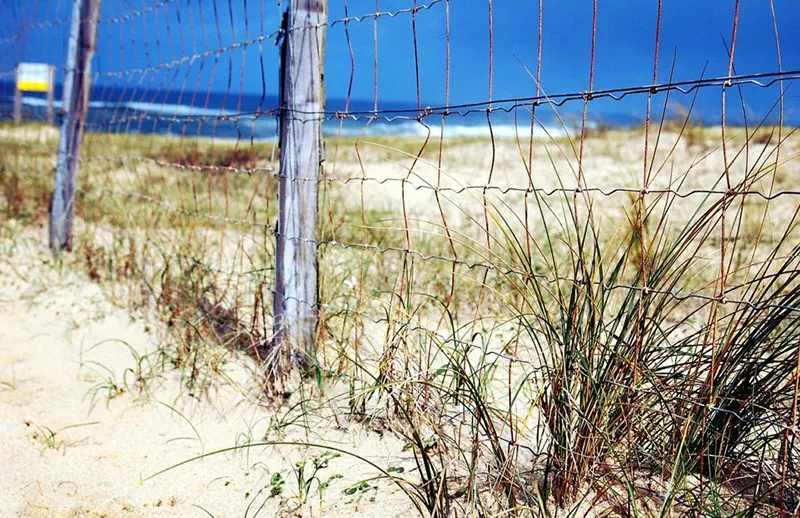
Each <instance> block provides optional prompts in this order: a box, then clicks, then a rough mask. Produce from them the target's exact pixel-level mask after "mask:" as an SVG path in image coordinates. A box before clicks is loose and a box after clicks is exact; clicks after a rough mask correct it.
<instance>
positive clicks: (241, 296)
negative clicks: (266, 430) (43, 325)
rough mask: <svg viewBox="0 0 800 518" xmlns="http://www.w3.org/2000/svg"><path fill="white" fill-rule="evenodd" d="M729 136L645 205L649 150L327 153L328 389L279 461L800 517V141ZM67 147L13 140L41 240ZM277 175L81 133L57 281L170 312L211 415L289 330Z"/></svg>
mask: <svg viewBox="0 0 800 518" xmlns="http://www.w3.org/2000/svg"><path fill="white" fill-rule="evenodd" d="M684 121H685V118H684ZM2 129H3V130H4V131H7V132H9V134H10V135H13V134H15V133H14V132H11V131H10V130H8V129H7V128H2ZM26 131H28V132H33V133H35V128H28V129H27V130H26ZM720 133H721V132H720V128H704V127H700V126H694V125H688V124H683V123H681V124H678V123H676V122H674V121H673V122H670V123H668V124H665V125H664V126H662V127H661V128H658V131H657V130H656V129H655V128H654V129H653V130H652V131H651V134H650V138H651V141H650V142H648V149H649V150H650V153H651V155H650V156H648V164H649V169H648V170H647V173H646V175H647V187H648V189H649V192H648V193H647V194H646V195H645V196H640V193H641V188H642V174H643V169H644V167H643V158H642V157H643V144H644V133H643V132H642V131H640V130H631V131H617V130H613V129H605V130H604V131H602V132H598V133H597V134H595V135H591V136H590V138H589V139H588V140H587V142H586V143H585V152H584V159H583V161H582V162H581V163H580V166H579V164H578V159H577V153H576V143H574V142H571V141H570V140H569V139H560V140H537V141H536V142H535V143H534V144H535V145H534V155H533V162H532V163H529V162H530V155H529V152H528V148H527V146H528V143H527V142H516V141H514V140H502V139H500V140H497V141H495V142H489V141H488V140H482V139H446V140H445V142H442V143H440V142H439V141H437V140H436V139H435V138H434V139H431V140H428V141H424V140H419V139H407V140H398V139H389V138H362V139H339V140H336V141H331V142H328V146H327V153H328V157H327V165H326V175H327V176H326V178H327V180H326V181H325V182H323V184H322V186H321V200H322V201H321V204H320V207H319V211H320V212H319V213H320V241H322V242H323V244H322V245H321V247H320V268H321V274H320V296H321V300H322V303H323V305H322V307H321V308H320V316H321V324H320V328H319V333H318V350H317V365H316V370H315V374H316V377H315V379H310V380H299V379H296V378H295V379H292V380H289V381H288V382H287V388H286V394H285V398H286V401H285V402H283V401H279V402H278V403H280V404H281V405H280V406H279V410H278V411H277V412H276V414H275V420H274V423H273V426H272V427H271V432H270V433H271V434H274V435H270V436H268V437H267V442H269V441H270V440H273V441H274V440H276V438H277V439H279V437H280V434H281V433H283V432H285V430H287V429H290V428H292V427H301V428H304V429H307V430H313V429H314V427H315V426H318V423H335V424H336V426H347V425H348V424H349V425H353V426H356V425H357V426H364V427H366V428H367V429H368V430H371V431H372V432H373V433H379V434H385V433H389V434H391V435H393V436H395V437H397V438H398V439H399V440H400V441H401V442H403V443H405V444H406V445H407V446H406V448H407V449H406V453H407V455H409V456H410V461H411V462H412V463H413V466H414V469H413V470H409V471H406V472H404V473H398V472H392V471H380V470H379V469H378V468H380V469H387V467H380V466H379V467H377V468H376V470H377V471H376V476H377V477H379V478H382V479H384V480H386V481H390V482H395V483H397V484H399V487H400V488H401V489H400V490H401V491H403V492H404V493H405V494H407V495H408V497H409V498H410V499H411V501H412V502H413V504H414V506H415V507H416V508H417V509H418V510H419V513H420V514H423V515H430V516H437V517H444V516H451V515H456V514H457V515H458V516H463V515H484V516H487V515H496V514H498V513H500V514H503V513H506V514H511V515H520V516H521V515H530V516H550V515H557V514H563V513H564V512H572V513H573V514H575V513H583V512H586V511H587V510H588V509H594V512H596V513H597V514H599V515H603V514H604V515H621V516H633V515H636V516H655V515H668V514H671V513H672V514H688V515H692V514H694V515H696V514H703V515H705V514H709V515H719V516H723V515H725V516H728V515H753V514H752V513H757V514H759V515H776V516H777V515H781V513H784V514H785V513H790V512H794V511H793V510H795V509H796V507H797V505H798V495H799V494H800V493H799V491H800V480H799V479H798V477H797V472H796V470H795V468H794V467H793V466H794V464H793V462H794V458H795V456H796V455H797V453H798V450H797V448H798V446H797V445H796V444H795V442H794V440H793V432H792V431H791V430H792V427H793V426H796V425H797V420H796V416H797V402H796V394H797V385H796V377H797V373H796V372H797V371H796V365H797V363H796V362H797V358H798V355H797V343H798V340H800V319H798V313H797V311H796V308H797V307H798V306H800V282H798V273H797V272H798V271H800V270H798V268H797V261H798V259H800V256H798V249H797V247H796V242H797V219H796V217H797V206H798V202H797V195H796V194H791V193H789V194H786V195H781V196H777V197H774V195H775V194H777V193H778V192H782V191H793V192H796V191H797V190H798V184H797V180H796V179H797V178H798V177H799V176H798V172H800V168H799V167H798V164H799V163H800V162H798V152H800V142H798V139H797V136H796V135H795V134H794V132H792V131H791V130H789V129H787V128H782V129H780V131H778V129H777V128H757V129H756V130H755V131H748V132H747V133H745V131H744V129H741V128H728V130H727V134H726V135H727V137H728V139H729V140H728V141H726V142H725V143H724V153H723V143H722V141H721V139H720ZM779 135H780V137H779ZM440 144H441V157H442V158H441V163H440V158H439V157H440V151H439V150H440ZM52 145H53V141H52V137H51V136H47V137H46V138H43V139H39V140H36V139H27V138H25V139H23V138H20V139H17V140H14V141H12V142H10V143H9V144H4V146H3V149H2V156H0V185H1V186H2V200H0V204H1V205H0V211H2V213H3V214H4V217H5V218H7V219H9V220H10V219H14V220H20V221H22V222H24V224H33V225H43V224H44V222H45V221H46V213H47V205H46V200H47V196H48V193H49V188H50V185H49V178H50V176H51V171H52V167H53V159H54V155H53V151H52V150H53V147H52ZM23 148H24V149H25V150H26V151H24V152H23V151H22V150H23ZM724 156H727V157H728V160H727V164H726V162H725V161H724ZM274 167H275V161H274V150H273V149H272V147H271V146H270V145H264V144H259V145H254V146H250V145H249V144H247V145H236V144H233V143H219V142H218V143H214V144H213V147H212V146H211V144H210V143H208V142H191V144H189V143H188V142H187V143H184V142H183V141H181V142H179V143H177V144H176V143H175V142H174V141H171V140H170V139H166V138H162V137H156V136H151V137H133V136H124V135H102V134H93V135H89V137H88V139H87V143H86V147H85V149H84V161H83V163H82V169H81V191H80V194H79V198H78V201H77V214H78V216H79V219H80V221H79V223H80V225H79V228H78V229H77V233H78V235H77V238H78V239H76V248H75V251H74V253H73V254H72V255H71V256H70V257H65V258H64V259H63V261H65V262H66V263H68V264H71V265H75V266H76V267H79V268H80V269H81V270H82V271H85V272H86V273H87V275H88V277H89V278H90V279H91V280H92V281H94V282H96V283H100V284H101V285H106V286H112V285H114V286H116V285H117V284H119V283H122V284H123V285H125V286H126V290H125V293H124V295H123V296H122V298H123V300H125V301H126V304H127V305H128V306H129V307H130V309H131V310H132V311H134V312H141V311H156V312H158V313H159V314H160V316H161V318H162V319H163V321H164V322H165V324H166V326H167V328H168V329H169V335H168V336H169V340H168V341H169V347H168V351H169V353H168V358H169V361H168V362H166V363H168V364H170V365H172V366H173V367H174V368H176V369H178V370H179V371H180V372H181V373H182V379H183V382H184V384H185V386H186V387H187V389H188V390H189V391H191V393H192V394H195V395H197V397H202V395H203V394H206V395H208V394H209V393H210V391H212V387H213V386H214V384H215V383H219V382H220V379H221V378H223V379H224V364H225V362H226V361H227V358H229V353H230V352H231V351H241V352H244V353H246V354H249V355H251V356H253V357H254V358H256V361H258V357H259V354H260V352H261V350H262V347H263V344H264V343H265V340H267V339H268V338H269V336H270V335H271V316H270V312H271V291H270V287H271V285H272V278H273V254H274V239H273V236H272V233H271V228H272V226H273V225H274V219H275V211H276V206H277V201H276V184H275V173H274V170H273V169H274ZM578 169H581V171H582V174H583V175H584V176H583V181H582V182H581V183H580V184H579V183H578V180H577V171H578ZM365 178H366V180H364V179H365ZM728 181H730V183H731V187H730V189H731V190H733V191H737V192H744V191H746V192H748V193H755V192H758V193H761V194H763V195H765V196H766V197H767V198H769V199H766V198H765V197H764V196H758V195H755V194H748V195H733V196H726V195H725V191H727V190H728V187H727V182H728ZM487 186H488V187H487ZM531 186H533V189H531ZM577 187H580V188H581V191H580V192H576V191H575V190H574V189H575V188H577ZM598 189H600V190H598ZM708 191H713V192H708ZM676 193H679V194H676ZM687 193H688V194H687ZM9 228H11V226H10V225H9ZM9 232H10V231H9ZM349 245H357V246H349ZM409 249H410V250H413V251H414V253H408V251H407V250H409ZM723 288H724V291H723ZM720 293H724V294H723V295H722V296H720ZM115 295H119V293H116V292H115ZM733 301H741V302H733ZM786 308H795V309H786ZM138 363H139V364H142V362H138ZM162 363H163V362H162ZM139 377H140V378H144V377H145V376H143V375H141V376H139ZM252 383H253V384H257V383H258V380H257V379H256V380H253V382H252ZM313 442H314V444H315V445H316V446H319V447H321V448H323V449H324V448H326V447H333V445H332V444H331V443H328V442H326V439H325V437H319V438H316V439H315V440H314V441H313ZM255 446H257V443H256V442H254V443H253V444H251V445H249V446H248V447H255ZM317 462H318V463H319V462H322V461H317ZM312 466H314V464H313V463H311V464H309V465H308V468H306V467H305V464H304V467H303V468H302V469H301V468H298V469H301V471H300V473H301V475H302V476H303V477H306V473H307V472H306V471H303V470H306V469H308V470H311V469H312ZM296 472H297V471H296ZM305 482H307V480H306V479H305V478H304V479H303V480H302V481H300V482H299V487H303V488H305V489H306V490H307V492H314V494H319V495H320V497H321V495H322V493H323V491H324V487H321V486H320V485H319V484H306V483H305ZM322 482H324V481H320V483H322ZM354 487H356V489H355V490H354V491H353V494H354V495H356V494H358V491H361V490H360V489H358V486H354ZM362 489H363V488H362ZM302 499H303V501H304V502H305V500H307V499H308V494H307V493H306V494H304V496H302ZM562 510H571V511H562ZM748 513H750V514H748Z"/></svg>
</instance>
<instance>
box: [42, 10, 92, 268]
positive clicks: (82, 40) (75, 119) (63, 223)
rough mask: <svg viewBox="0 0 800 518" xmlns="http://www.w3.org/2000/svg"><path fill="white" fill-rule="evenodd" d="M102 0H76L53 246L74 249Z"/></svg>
mask: <svg viewBox="0 0 800 518" xmlns="http://www.w3.org/2000/svg"><path fill="white" fill-rule="evenodd" d="M99 12H100V0H73V3H72V27H71V29H70V36H69V47H68V49H67V69H66V73H65V78H64V100H63V110H64V113H63V121H62V123H61V135H60V137H59V141H58V160H57V164H56V178H55V187H54V189H53V197H52V200H51V207H50V249H51V250H52V251H53V253H54V254H58V253H59V252H60V251H61V250H64V249H66V250H71V249H72V216H73V213H74V209H75V207H74V205H75V180H76V175H77V171H78V160H79V158H80V152H81V140H82V138H83V129H84V124H85V121H86V114H87V111H88V108H89V75H90V73H91V62H92V57H93V56H94V46H95V39H96V37H97V19H98V15H99Z"/></svg>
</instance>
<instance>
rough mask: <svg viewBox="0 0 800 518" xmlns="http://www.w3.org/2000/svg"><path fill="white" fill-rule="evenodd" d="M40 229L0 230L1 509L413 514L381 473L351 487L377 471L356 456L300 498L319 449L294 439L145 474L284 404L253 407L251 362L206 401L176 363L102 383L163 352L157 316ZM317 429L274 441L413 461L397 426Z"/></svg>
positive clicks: (259, 427) (214, 444)
mask: <svg viewBox="0 0 800 518" xmlns="http://www.w3.org/2000/svg"><path fill="white" fill-rule="evenodd" d="M44 235H45V234H44V230H43V229H39V230H37V231H30V230H24V231H21V233H19V234H15V236H14V242H13V243H12V242H10V241H9V239H8V238H3V240H2V249H3V251H4V254H3V255H5V256H6V260H4V261H2V265H0V444H2V447H0V466H2V469H0V509H2V510H3V511H2V512H1V513H0V514H2V515H3V516H20V517H79V516H80V517H84V516H87V517H101V516H102V517H117V516H120V517H154V516H209V515H211V516H215V517H225V516H251V517H252V516H278V515H287V516H322V515H324V516H376V515H378V514H380V513H381V510H382V509H385V508H386V507H385V506H387V505H388V506H390V507H391V509H392V512H391V515H392V516H406V515H414V514H415V511H414V509H413V507H412V505H411V503H410V501H409V500H408V498H407V497H406V496H405V495H404V494H402V493H400V492H399V491H398V490H397V488H396V487H394V486H392V485H391V484H389V483H387V482H385V481H383V482H377V483H376V482H374V481H369V482H368V485H369V487H368V488H366V489H363V490H358V491H356V492H355V494H354V495H349V494H345V490H346V489H347V488H348V487H350V486H352V485H353V484H358V483H359V482H361V481H363V480H366V479H370V478H371V477H374V476H375V475H376V474H377V471H376V470H375V469H373V468H371V467H369V466H367V465H366V464H365V463H363V462H362V461H359V460H356V459H353V458H348V457H347V456H342V457H339V458H335V459H333V460H331V461H330V465H329V467H328V468H326V469H324V470H321V471H320V473H319V476H320V477H321V478H322V479H323V480H327V479H328V478H329V477H330V476H332V475H342V478H340V479H339V478H337V479H335V480H333V481H332V482H331V483H330V486H329V487H328V489H327V490H326V491H325V492H324V495H323V496H324V499H323V501H322V505H320V500H319V493H318V491H317V490H316V489H312V490H311V492H310V496H309V498H308V503H306V504H304V505H300V504H299V503H298V501H297V500H296V499H295V498H293V497H294V496H296V495H297V484H296V482H294V476H293V472H292V467H293V466H294V464H295V463H296V462H299V461H301V460H303V459H309V462H308V464H307V465H308V466H310V465H311V462H310V459H311V458H312V457H314V456H315V455H319V454H320V453H322V450H308V449H302V448H297V447H292V446H281V447H270V448H266V447H258V448H255V447H253V448H247V449H242V450H240V451H238V452H228V453H226V454H219V455H214V456H211V457H208V458H205V459H203V460H201V461H196V462H191V463H189V464H186V465H184V466H181V467H178V468H176V469H174V470H172V471H169V472H167V473H165V474H163V475H160V476H157V477H155V478H153V479H150V480H147V481H145V482H142V481H143V480H144V479H146V478H147V477H148V476H151V475H153V474H155V473H157V472H158V471H160V470H162V469H165V468H167V467H169V466H171V465H174V464H177V463H180V462H182V461H185V460H187V459H191V458H193V457H196V456H197V455H200V454H202V453H209V452H213V451H215V450H218V449H222V448H231V447H234V446H241V445H243V444H246V443H247V442H248V441H250V442H256V441H259V440H261V439H262V438H263V436H264V434H265V432H266V430H267V427H268V426H269V425H270V423H271V422H274V421H275V419H277V418H278V417H279V416H280V415H282V412H283V411H284V409H285V407H284V409H277V410H276V409H270V408H268V407H265V406H264V405H260V404H254V401H253V400H252V399H253V394H243V393H242V391H241V390H239V387H240V386H245V385H247V383H245V381H246V380H247V379H248V377H249V376H250V374H249V370H250V369H252V367H253V366H252V364H248V360H244V359H238V360H232V361H231V362H230V363H229V364H227V366H226V370H225V375H226V376H227V377H228V378H229V379H230V380H231V381H229V382H222V381H220V382H219V383H217V384H216V385H215V387H214V389H213V390H212V392H211V393H210V394H208V397H204V398H203V401H202V402H198V400H197V399H195V398H191V397H189V391H188V390H187V389H186V388H185V386H184V385H182V384H181V381H180V379H179V373H178V372H177V371H167V372H165V373H164V375H163V377H162V378H161V379H160V380H158V381H157V382H153V383H152V386H151V388H150V390H149V393H141V392H138V391H136V390H130V391H129V390H125V389H123V390H124V392H121V393H116V391H113V390H112V391H111V393H110V392H109V389H108V388H107V386H105V385H104V384H106V383H107V381H108V380H109V378H113V379H116V381H117V383H118V384H120V385H121V384H122V382H123V380H124V379H126V377H125V370H126V369H128V368H133V367H135V365H136V361H135V355H137V354H138V355H142V354H146V353H147V352H152V351H154V350H156V349H157V347H158V345H159V343H160V339H159V337H160V336H161V333H160V325H161V324H160V323H159V322H158V321H157V320H154V319H149V318H139V319H137V318H135V317H132V316H131V313H130V312H129V311H128V310H127V309H126V308H123V307H118V306H116V305H114V304H112V303H111V301H110V300H109V293H111V292H113V290H112V289H110V287H109V286H100V285H98V284H95V283H92V282H90V281H89V280H88V279H86V277H84V276H81V275H78V274H75V273H72V272H71V271H69V269H67V268H59V267H58V266H57V265H56V266H54V265H52V264H50V263H51V262H52V261H51V260H50V258H49V256H48V254H47V252H46V249H45V247H44V246H42V243H43V242H44ZM6 249H8V253H7V255H6V252H5V251H6ZM123 342H124V343H123ZM125 344H127V345H125ZM128 346H129V347H128ZM133 351H135V353H134V352H133ZM220 378H221V379H222V377H220ZM127 379H129V380H131V379H132V377H131V373H130V372H128V374H127ZM234 380H236V381H241V382H242V385H239V384H238V382H234ZM109 394H111V395H113V396H114V397H111V398H109V397H108V396H109ZM311 429H312V432H311V433H310V434H308V433H306V432H305V431H304V430H303V429H302V428H289V429H287V430H285V432H284V433H283V434H281V435H276V434H272V435H271V436H270V438H271V439H273V440H275V439H279V440H283V441H310V442H315V440H316V441H317V442H318V441H319V437H320V436H324V438H325V442H326V443H327V444H328V445H332V446H335V447H338V448H340V449H342V450H345V451H352V452H357V453H358V454H359V455H362V456H364V457H365V458H368V459H369V460H371V461H372V462H374V463H375V464H377V465H378V466H381V467H383V468H384V469H386V468H388V467H392V466H395V467H397V466H401V465H405V466H407V468H406V470H409V469H410V467H411V465H410V464H409V458H408V454H407V453H403V452H402V446H403V445H402V443H401V442H400V441H399V440H398V439H396V438H394V437H393V436H392V435H391V434H385V435H380V434H378V433H374V432H369V431H368V430H367V429H366V428H365V427H364V426H362V425H350V426H349V427H348V428H347V429H335V428H333V427H328V426H327V425H324V424H322V423H314V425H313V426H312V427H311ZM51 431H52V432H54V433H51ZM275 473H280V474H281V477H282V478H283V479H284V480H286V483H285V485H284V487H283V491H282V494H280V495H277V496H274V497H272V498H266V497H267V496H268V495H269V493H270V488H271V487H272V486H270V485H269V484H270V481H271V479H272V477H273V476H274V475H275ZM376 488H377V489H376ZM282 500H283V502H282ZM372 500H374V501H372ZM262 503H263V504H264V506H263V508H261V509H260V511H259V507H260V506H261V505H262Z"/></svg>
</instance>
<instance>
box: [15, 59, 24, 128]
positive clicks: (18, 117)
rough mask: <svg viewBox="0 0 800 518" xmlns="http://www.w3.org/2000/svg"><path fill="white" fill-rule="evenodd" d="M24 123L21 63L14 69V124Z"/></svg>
mask: <svg viewBox="0 0 800 518" xmlns="http://www.w3.org/2000/svg"><path fill="white" fill-rule="evenodd" d="M21 123H22V91H21V90H20V89H19V63H17V66H16V67H14V124H21Z"/></svg>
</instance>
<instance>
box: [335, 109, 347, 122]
mask: <svg viewBox="0 0 800 518" xmlns="http://www.w3.org/2000/svg"><path fill="white" fill-rule="evenodd" d="M333 118H334V119H339V120H345V119H346V118H347V114H346V113H344V112H342V111H339V110H336V113H334V114H333Z"/></svg>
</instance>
